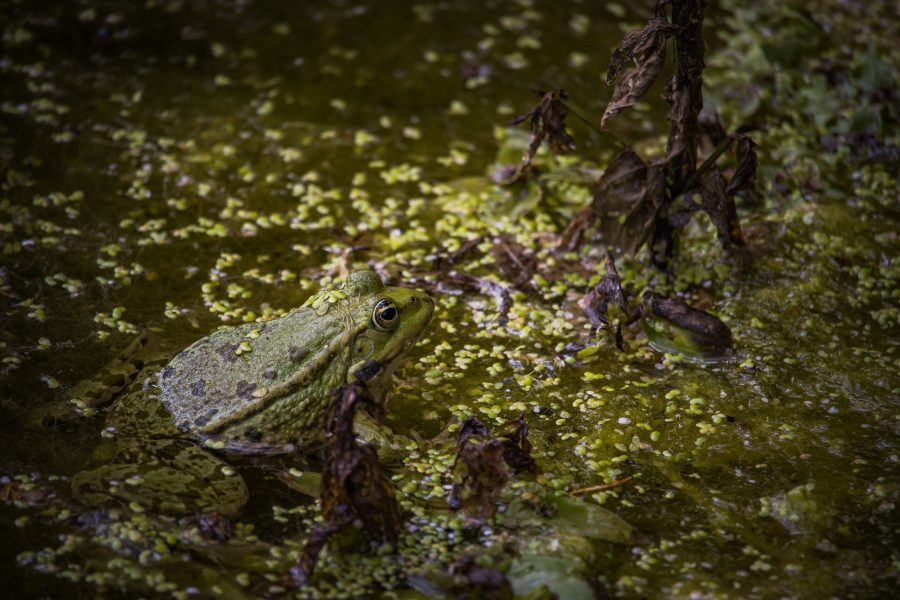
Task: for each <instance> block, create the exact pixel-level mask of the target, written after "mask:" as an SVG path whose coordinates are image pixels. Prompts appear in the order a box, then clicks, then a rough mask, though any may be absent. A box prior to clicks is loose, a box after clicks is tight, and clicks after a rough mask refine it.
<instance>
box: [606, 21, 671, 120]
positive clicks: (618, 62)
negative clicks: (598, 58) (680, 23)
mask: <svg viewBox="0 0 900 600" xmlns="http://www.w3.org/2000/svg"><path fill="white" fill-rule="evenodd" d="M671 32H672V26H671V25H669V24H668V22H666V20H665V18H664V17H656V18H653V19H651V20H650V22H649V23H648V24H647V26H646V27H644V28H642V29H638V30H637V31H632V32H631V33H629V34H628V35H626V36H625V39H624V40H622V44H620V45H619V47H618V48H616V51H615V52H614V53H613V57H612V59H611V60H610V65H609V70H608V71H607V74H606V83H607V85H608V84H610V83H611V82H612V81H613V80H615V79H616V78H617V77H618V75H619V73H620V72H621V71H622V69H623V68H624V66H625V64H626V63H627V61H628V60H634V61H635V66H634V67H632V68H630V69H628V70H627V71H626V72H625V74H624V75H623V76H622V77H621V78H619V79H618V81H617V82H616V87H615V88H613V93H612V97H611V98H610V100H609V103H608V104H607V105H606V110H604V111H603V116H602V117H601V119H600V126H601V127H605V126H606V122H607V121H608V120H609V119H611V118H612V117H614V116H616V115H617V114H619V113H620V112H622V111H623V110H625V109H626V108H628V107H631V106H634V105H635V104H636V103H637V102H638V101H640V99H641V98H643V97H644V96H645V95H646V94H647V91H648V90H649V89H650V86H652V85H653V82H654V81H656V78H657V77H659V74H660V72H662V68H663V65H664V64H665V62H666V39H667V38H668V36H669V35H670V34H671ZM626 42H628V43H629V44H630V45H629V46H628V47H627V48H625V49H624V50H623V46H624V45H625V44H626ZM610 75H612V77H611V76H610Z"/></svg>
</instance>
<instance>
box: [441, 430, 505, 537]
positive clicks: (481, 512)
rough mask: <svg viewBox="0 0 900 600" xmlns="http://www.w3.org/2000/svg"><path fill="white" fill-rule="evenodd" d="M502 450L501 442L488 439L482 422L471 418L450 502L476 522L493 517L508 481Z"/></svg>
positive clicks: (462, 439)
mask: <svg viewBox="0 0 900 600" xmlns="http://www.w3.org/2000/svg"><path fill="white" fill-rule="evenodd" d="M503 450H504V448H503V443H502V442H501V441H500V440H498V439H490V438H488V430H487V428H486V427H485V426H484V424H482V423H481V421H479V420H478V419H476V418H474V417H469V418H468V419H466V420H465V422H463V424H462V427H461V428H460V430H459V437H458V438H457V444H456V460H455V461H454V463H453V490H452V491H451V493H450V498H449V500H448V503H449V504H450V507H451V508H453V509H454V510H462V511H463V512H464V513H465V514H466V515H467V516H469V517H472V518H475V519H489V518H491V517H492V516H493V515H494V513H495V512H496V511H497V501H498V500H499V499H500V493H501V492H502V491H503V486H504V485H506V481H507V479H508V476H507V474H506V465H505V464H504V460H503Z"/></svg>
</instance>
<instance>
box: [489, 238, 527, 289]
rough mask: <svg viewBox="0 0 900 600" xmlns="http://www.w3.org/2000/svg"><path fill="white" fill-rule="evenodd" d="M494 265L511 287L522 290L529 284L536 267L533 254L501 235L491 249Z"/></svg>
mask: <svg viewBox="0 0 900 600" xmlns="http://www.w3.org/2000/svg"><path fill="white" fill-rule="evenodd" d="M491 256H493V257H494V264H496V265H497V268H498V269H499V270H500V273H502V274H503V277H505V278H506V280H507V281H509V282H510V283H511V284H512V285H513V287H517V288H522V287H525V286H527V285H528V284H529V283H530V282H531V276H532V275H534V271H535V268H536V267H537V259H536V258H535V256H534V252H532V251H531V250H530V249H528V248H526V247H525V246H523V245H522V244H520V243H518V242H517V241H516V240H514V239H513V238H512V236H509V235H501V236H500V237H498V238H497V240H496V241H495V242H494V246H493V247H492V248H491Z"/></svg>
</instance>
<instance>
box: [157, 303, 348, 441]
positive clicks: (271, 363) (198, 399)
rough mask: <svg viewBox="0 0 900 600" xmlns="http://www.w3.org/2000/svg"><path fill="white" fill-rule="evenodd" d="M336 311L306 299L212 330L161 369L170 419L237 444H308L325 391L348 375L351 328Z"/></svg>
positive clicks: (315, 434) (161, 386) (316, 429)
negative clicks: (280, 313)
mask: <svg viewBox="0 0 900 600" xmlns="http://www.w3.org/2000/svg"><path fill="white" fill-rule="evenodd" d="M352 329H353V327H352V324H351V322H350V321H349V319H348V318H346V316H344V315H342V314H341V313H340V311H332V313H331V314H329V315H327V316H318V315H316V314H315V311H314V310H312V309H311V308H309V307H304V308H300V309H297V310H295V311H293V312H291V313H289V314H288V315H285V316H284V317H281V318H279V319H275V320H273V321H270V322H268V323H247V324H244V325H240V326H237V327H232V328H228V329H223V330H220V331H217V332H215V333H213V334H211V335H209V336H207V337H205V338H203V339H201V340H198V341H197V342H196V343H194V344H193V345H192V346H190V347H188V348H187V349H185V350H184V351H183V352H181V353H180V354H179V355H178V356H176V357H175V358H174V359H173V360H172V361H171V362H170V363H169V364H168V365H167V366H166V367H165V368H164V369H163V370H162V371H161V372H160V374H159V380H158V381H159V389H160V400H161V401H162V403H163V404H164V405H165V406H166V408H167V409H168V410H169V411H170V412H171V413H172V415H173V416H174V418H175V423H176V425H177V426H178V427H179V428H180V429H182V430H184V431H189V432H191V433H194V434H198V435H200V436H201V437H209V438H219V439H222V440H224V441H226V442H227V443H232V444H233V443H236V444H237V445H239V446H240V445H242V444H243V445H244V447H247V446H248V445H250V446H252V445H254V444H260V445H287V444H292V445H300V446H304V445H308V444H309V443H311V442H313V441H314V440H315V439H316V438H318V436H319V433H320V431H321V425H322V422H323V420H324V413H325V408H326V405H327V402H328V398H329V392H330V390H331V389H334V388H335V387H337V386H338V385H340V383H341V382H342V380H343V379H344V378H345V377H346V367H347V363H348V362H349V356H347V357H344V356H343V355H344V354H345V353H346V352H345V349H346V348H347V347H348V346H349V341H348V340H349V339H352V336H353V335H354V332H353V331H352Z"/></svg>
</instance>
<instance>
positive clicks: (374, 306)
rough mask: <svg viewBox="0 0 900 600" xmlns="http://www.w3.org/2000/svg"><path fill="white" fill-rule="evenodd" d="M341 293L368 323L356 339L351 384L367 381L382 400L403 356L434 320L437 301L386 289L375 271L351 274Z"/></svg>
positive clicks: (356, 314) (410, 291)
mask: <svg viewBox="0 0 900 600" xmlns="http://www.w3.org/2000/svg"><path fill="white" fill-rule="evenodd" d="M341 290H342V291H343V292H344V293H345V294H346V295H347V297H348V299H349V300H350V302H351V304H353V305H355V306H356V308H355V310H353V314H354V319H358V320H359V321H363V320H365V323H366V328H365V330H363V331H362V333H360V334H359V335H357V336H356V339H354V340H353V347H352V348H351V353H352V358H351V362H350V369H349V370H348V372H347V381H348V382H353V381H357V380H360V381H364V382H366V383H367V384H368V387H369V389H370V390H371V391H372V393H373V395H374V396H375V397H376V398H379V399H380V398H381V397H382V395H383V394H384V391H385V389H386V388H387V386H388V384H389V382H390V377H391V374H392V373H393V372H394V369H396V368H397V365H398V364H399V363H400V362H401V360H402V359H403V355H404V354H405V353H406V352H407V350H409V349H410V348H412V346H413V344H415V343H416V341H417V340H418V339H419V338H420V337H421V336H422V333H423V332H424V331H425V327H427V326H428V323H429V322H430V321H431V315H432V314H433V313H434V301H433V300H432V299H431V298H430V297H429V296H428V295H427V294H426V293H425V292H421V291H419V290H413V289H409V288H403V287H390V286H385V285H384V283H382V281H381V279H379V277H378V275H376V274H375V273H373V272H372V271H356V272H354V273H351V274H350V276H349V277H348V278H347V281H346V282H345V283H344V285H343V287H342V288H341Z"/></svg>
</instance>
